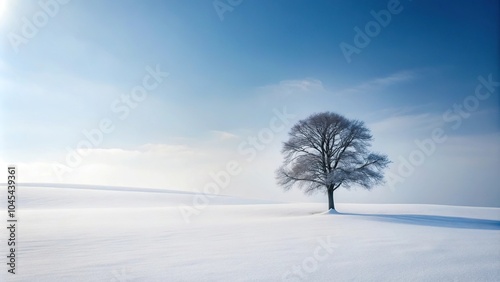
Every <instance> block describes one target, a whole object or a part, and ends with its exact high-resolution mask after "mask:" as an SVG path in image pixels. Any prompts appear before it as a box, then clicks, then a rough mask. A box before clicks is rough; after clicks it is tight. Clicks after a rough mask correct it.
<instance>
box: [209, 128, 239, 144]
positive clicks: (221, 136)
mask: <svg viewBox="0 0 500 282" xmlns="http://www.w3.org/2000/svg"><path fill="white" fill-rule="evenodd" d="M211 132H212V134H213V135H214V136H215V138H216V139H217V140H219V141H225V140H230V139H237V138H238V136H237V135H235V134H232V133H230V132H226V131H220V130H212V131H211Z"/></svg>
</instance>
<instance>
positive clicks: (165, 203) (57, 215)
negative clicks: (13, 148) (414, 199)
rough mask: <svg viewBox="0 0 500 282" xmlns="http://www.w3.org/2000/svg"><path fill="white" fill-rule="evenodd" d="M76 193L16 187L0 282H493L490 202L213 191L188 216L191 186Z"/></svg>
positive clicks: (499, 239) (494, 237)
mask: <svg viewBox="0 0 500 282" xmlns="http://www.w3.org/2000/svg"><path fill="white" fill-rule="evenodd" d="M78 188H79V189H75V188H74V187H73V188H62V187H60V188H51V187H20V188H19V192H18V196H19V197H20V203H19V212H18V213H19V214H18V217H19V223H18V224H19V227H18V233H17V237H18V240H19V242H18V243H19V244H18V253H17V255H18V261H17V265H16V270H17V274H16V275H10V274H7V271H6V269H7V268H6V257H5V256H2V260H1V263H2V265H4V270H3V271H2V272H3V273H4V274H3V275H2V276H0V278H1V277H4V279H3V280H8V281H10V280H12V281H282V280H284V281H500V209H498V208H474V207H453V206H433V205H361V204H338V210H339V212H340V213H341V214H329V213H324V211H325V207H326V203H324V204H323V203H322V204H283V203H271V202H266V201H259V200H249V199H238V198H232V197H226V196H216V197H213V198H211V199H210V203H209V206H208V207H206V208H205V209H202V210H201V211H200V214H199V215H196V216H192V217H191V218H190V222H189V223H187V222H186V221H185V220H184V218H183V217H182V215H181V213H180V212H179V208H178V206H179V205H180V204H186V205H190V204H192V201H193V194H190V193H185V192H184V193H183V192H176V191H166V192H160V191H158V190H153V189H149V190H144V191H135V190H134V189H127V188H114V189H113V190H109V191H106V190H102V189H100V188H99V187H87V186H81V187H78ZM2 214H4V215H5V214H6V213H5V212H3V213H2ZM5 219H6V218H5V216H4V222H5ZM7 235H8V234H7V230H6V229H5V228H1V232H0V236H2V240H5V239H4V238H7ZM4 242H5V241H4ZM2 245H3V246H4V247H3V248H5V250H4V251H2V253H5V252H6V251H7V245H6V244H5V243H4V244H2Z"/></svg>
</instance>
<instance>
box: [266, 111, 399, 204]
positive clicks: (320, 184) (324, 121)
mask: <svg viewBox="0 0 500 282" xmlns="http://www.w3.org/2000/svg"><path fill="white" fill-rule="evenodd" d="M371 141H372V135H371V133H370V130H369V129H368V128H366V126H365V125H364V123H363V122H361V121H358V120H349V119H347V118H345V117H343V116H341V115H339V114H336V113H331V112H324V113H318V114H313V115H311V116H310V117H308V118H306V119H303V120H301V121H299V122H298V123H297V124H295V125H294V126H293V127H292V129H291V130H290V132H289V140H288V141H287V142H284V143H283V149H282V153H283V155H284V162H283V165H282V166H281V167H280V168H279V169H278V170H277V171H276V178H277V180H278V183H279V184H280V185H281V186H283V187H284V189H285V190H290V189H291V188H292V187H293V186H294V185H295V184H296V185H297V186H298V187H299V189H302V190H303V191H304V193H306V194H311V193H313V192H316V191H322V192H326V193H327V194H328V206H329V209H333V210H335V204H334V200H333V192H334V191H335V190H337V189H338V188H339V187H345V188H350V187H351V186H352V185H359V186H361V187H363V188H366V189H371V187H373V186H374V185H377V184H380V183H383V178H384V175H383V169H384V168H386V167H387V165H388V164H389V163H390V161H389V160H388V158H387V156H386V155H382V154H376V153H372V152H370V151H369V150H368V148H369V147H370V146H371Z"/></svg>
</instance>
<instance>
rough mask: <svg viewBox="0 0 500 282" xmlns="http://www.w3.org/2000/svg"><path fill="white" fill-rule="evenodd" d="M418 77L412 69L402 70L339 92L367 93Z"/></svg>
mask: <svg viewBox="0 0 500 282" xmlns="http://www.w3.org/2000/svg"><path fill="white" fill-rule="evenodd" d="M415 78H416V74H415V72H412V71H400V72H397V73H394V74H391V75H389V76H386V77H379V78H375V79H372V80H369V81H366V82H363V83H361V84H359V85H357V86H354V87H350V88H347V89H344V90H341V91H340V92H338V94H354V93H366V92H371V91H374V90H378V89H382V88H385V87H389V86H391V85H395V84H398V83H403V82H407V81H411V80H413V79H415Z"/></svg>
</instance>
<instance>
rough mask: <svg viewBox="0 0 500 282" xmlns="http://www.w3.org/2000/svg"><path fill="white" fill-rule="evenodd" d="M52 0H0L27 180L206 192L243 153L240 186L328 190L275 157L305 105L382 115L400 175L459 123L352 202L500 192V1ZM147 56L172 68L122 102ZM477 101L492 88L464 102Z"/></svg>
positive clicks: (9, 91) (348, 194) (9, 122)
mask: <svg viewBox="0 0 500 282" xmlns="http://www.w3.org/2000/svg"><path fill="white" fill-rule="evenodd" d="M66 2H67V3H66ZM40 3H48V4H47V5H48V6H47V7H49V8H48V10H47V8H44V7H42V6H41V5H40V4H39V2H37V1H24V2H21V1H11V0H0V15H1V21H0V31H1V32H2V35H3V36H2V38H3V39H4V40H3V42H2V49H1V60H0V74H1V76H0V79H1V81H0V85H1V87H0V95H1V100H0V101H1V105H0V109H1V113H2V119H1V122H0V126H1V127H0V130H1V132H2V140H1V142H2V143H1V148H2V150H1V152H2V155H1V156H0V163H3V164H10V163H15V164H18V165H19V167H20V169H21V173H22V175H24V177H25V178H24V179H25V181H26V182H48V183H58V182H63V183H79V184H100V185H122V186H136V187H160V188H171V189H180V190H187V191H194V190H197V189H202V187H203V186H204V185H205V184H206V183H208V182H210V181H213V180H212V179H211V178H210V173H214V172H218V171H221V170H223V169H224V168H225V166H226V164H227V163H228V162H229V161H231V160H236V161H238V162H239V163H240V164H241V165H242V172H241V173H240V174H239V175H237V176H234V177H232V178H231V183H230V184H229V185H228V187H226V188H225V189H224V190H223V191H222V193H224V194H231V195H239V196H247V197H256V198H270V199H274V200H286V201H287V200H298V201H309V200H312V201H322V200H324V197H325V196H324V195H316V196H313V197H305V196H302V195H301V193H300V191H293V192H288V193H283V192H282V191H281V189H280V188H279V187H277V186H276V183H275V180H274V170H275V169H276V168H277V167H278V166H279V164H280V161H281V156H280V153H279V150H280V144H281V142H283V141H284V140H286V132H287V130H288V129H289V128H290V127H291V126H292V125H293V122H294V121H298V120H299V119H301V118H305V117H307V116H308V115H309V114H312V113H314V112H320V111H334V112H338V113H341V114H344V115H346V116H347V117H349V118H356V119H361V120H363V121H365V122H366V123H367V125H368V127H369V128H370V129H371V130H372V132H373V134H374V137H375V141H374V147H373V149H374V150H377V151H381V152H384V153H386V154H388V155H389V157H390V158H391V160H392V161H393V164H392V165H391V168H390V171H391V172H392V173H393V175H394V174H396V175H397V174H398V173H399V172H398V167H399V166H400V165H401V163H402V161H401V158H403V159H408V158H409V156H410V155H411V153H412V152H414V151H415V150H418V147H416V145H415V140H420V141H421V140H425V139H427V138H429V137H431V136H432V132H433V130H435V129H436V128H441V129H443V131H444V132H445V134H446V136H447V138H446V141H444V142H443V143H440V144H437V145H436V148H435V150H434V151H433V152H432V153H431V154H429V155H428V156H427V155H426V157H425V161H424V162H423V164H421V165H418V166H416V167H415V169H414V171H413V172H412V174H411V175H410V176H408V177H405V179H404V181H403V182H401V183H398V184H397V185H395V187H388V185H386V186H383V187H376V188H375V189H374V190H373V191H371V192H366V191H362V190H356V189H355V190H353V191H339V192H337V194H336V197H337V198H336V199H337V200H338V201H345V202H375V203H376V202H392V203H399V202H407V203H430V204H459V205H484V206H498V205H499V203H500V191H499V189H498V183H499V181H500V177H499V176H498V173H497V170H498V167H499V165H500V150H499V144H500V142H499V141H500V132H499V128H500V118H499V107H500V102H499V101H500V99H499V94H498V92H499V90H498V89H496V90H495V89H493V92H492V93H490V94H489V95H488V97H487V98H485V99H482V100H481V99H478V98H477V97H476V98H474V95H475V89H476V87H477V86H478V85H479V84H480V81H479V80H478V77H479V76H482V77H484V78H485V79H487V78H488V76H490V77H491V80H493V81H499V80H500V76H499V70H498V62H499V55H498V50H499V46H498V45H499V38H498V34H500V32H499V30H498V26H499V18H498V17H499V16H498V11H499V7H498V1H494V0H491V1H486V0H485V1H480V2H479V1H454V2H453V3H451V2H449V1H416V0H415V1H409V0H406V1H403V0H402V1H399V2H398V1H263V0H262V1H245V0H243V1H241V2H238V1H227V0H220V1H105V2H103V1H79V0H72V1H62V0H61V1H60V2H57V1H56V0H53V1H41V2H40ZM231 3H233V4H238V3H239V4H238V5H234V6H231ZM224 5H225V6H224ZM391 5H392V6H391ZM215 6H217V7H219V8H220V7H230V8H229V10H226V11H224V12H222V13H221V10H220V11H219V12H217V9H216V7H215ZM389 6H391V7H397V8H394V9H396V10H397V11H398V12H397V13H393V14H391V18H390V20H388V21H387V24H386V26H380V25H379V27H380V30H379V31H378V32H376V34H374V35H373V36H371V37H370V36H368V38H369V40H370V42H369V43H368V44H367V45H366V46H364V47H363V48H358V49H359V50H360V52H359V53H357V54H352V55H351V56H350V58H349V59H350V62H348V60H347V59H346V57H345V56H344V53H343V52H342V50H341V48H340V45H341V44H342V43H346V44H350V45H352V46H356V45H355V42H356V41H355V37H356V36H357V35H356V34H357V33H356V31H355V28H356V27H358V28H359V29H361V30H362V31H365V33H366V30H365V28H366V26H367V25H370V22H372V21H374V16H373V15H372V14H373V13H381V12H380V11H382V10H384V11H386V10H387V11H388V10H389V9H388V7H389ZM47 11H48V12H47ZM372 11H373V13H372ZM382 13H383V12H382ZM389 13H390V12H389ZM44 14H45V18H46V19H47V21H46V22H42V24H37V21H38V22H39V21H40V19H41V20H43V19H44V18H43V17H44ZM48 14H52V15H48ZM26 22H29V23H30V24H32V25H33V26H34V28H35V31H33V30H31V33H29V34H28V36H26V30H29V27H26V25H27V23H26ZM23 32H24V33H23ZM20 37H22V38H24V39H22V40H24V41H19V40H20V39H19V38H20ZM28 37H29V38H28ZM19 42H22V43H19ZM147 67H149V68H152V69H155V68H158V69H159V70H161V72H165V73H168V74H169V75H168V77H165V78H164V79H163V80H162V81H161V83H159V85H158V86H157V87H155V88H154V89H153V90H151V91H148V93H147V97H146V99H145V100H144V101H141V102H139V103H137V105H135V108H129V109H128V112H129V114H128V115H127V117H126V118H124V119H121V118H120V117H119V116H120V115H119V114H118V113H117V111H116V109H115V110H113V107H112V105H113V103H116V101H118V103H120V102H119V101H121V100H120V99H121V97H122V96H123V95H125V96H127V95H130V94H131V91H132V89H134V87H136V86H138V85H142V81H143V78H144V77H145V76H146V75H148V71H147V70H146V68H147ZM485 89H486V88H483V89H482V90H483V91H486V90H485ZM484 93H489V92H484ZM468 97H469V98H468ZM474 99H476V100H474ZM464 101H467V102H474V101H477V102H478V103H477V105H476V104H474V105H472V104H470V105H472V106H473V107H472V108H473V110H471V111H467V110H466V112H465V113H463V115H462V116H461V117H460V118H458V117H459V115H457V113H456V108H454V105H459V106H460V105H463V104H464ZM120 105H121V104H120ZM284 107H286V109H287V111H288V112H289V113H290V114H293V115H294V116H295V119H294V121H292V122H291V123H289V124H285V125H284V127H283V128H282V130H280V131H276V132H274V133H273V138H272V140H271V141H269V143H267V144H264V145H263V148H262V150H260V148H259V149H257V150H256V152H257V153H256V157H255V158H253V159H252V160H251V161H247V160H246V157H248V156H249V155H245V154H242V152H241V151H242V150H239V149H238V148H240V146H242V147H244V148H247V149H248V146H249V145H248V144H246V143H245V142H247V141H248V138H251V137H252V136H258V134H259V133H260V132H262V131H263V130H264V131H265V129H266V128H268V127H269V123H270V121H271V120H272V119H273V118H274V117H275V112H274V111H273V110H276V109H277V110H279V111H283V108H284ZM462 107H463V106H462ZM472 108H471V109H472ZM449 110H451V112H449V113H448V114H446V113H447V111H449ZM443 115H446V116H447V118H443ZM103 119H106V120H109V121H111V122H112V125H113V128H114V129H113V131H112V132H110V133H103V138H102V140H101V141H100V142H97V143H98V144H96V145H95V146H92V148H90V150H88V151H85V156H83V157H82V160H81V163H79V164H78V165H77V166H75V167H74V168H72V170H71V172H70V173H67V174H65V175H64V177H58V176H57V175H56V174H55V173H54V166H55V165H58V164H59V165H67V161H66V158H67V156H68V154H69V152H71V150H75V149H76V147H77V144H78V143H79V142H80V141H82V140H85V139H86V137H85V135H84V134H83V133H82V131H92V130H93V129H96V128H98V127H99V124H100V123H101V122H102V120H103ZM459 122H460V124H458V123H459ZM280 128H281V127H280ZM242 144H243V145H242ZM245 144H246V145H245ZM77 152H78V151H77ZM247 152H248V151H247ZM82 154H83V153H82ZM325 201H326V200H325Z"/></svg>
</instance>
